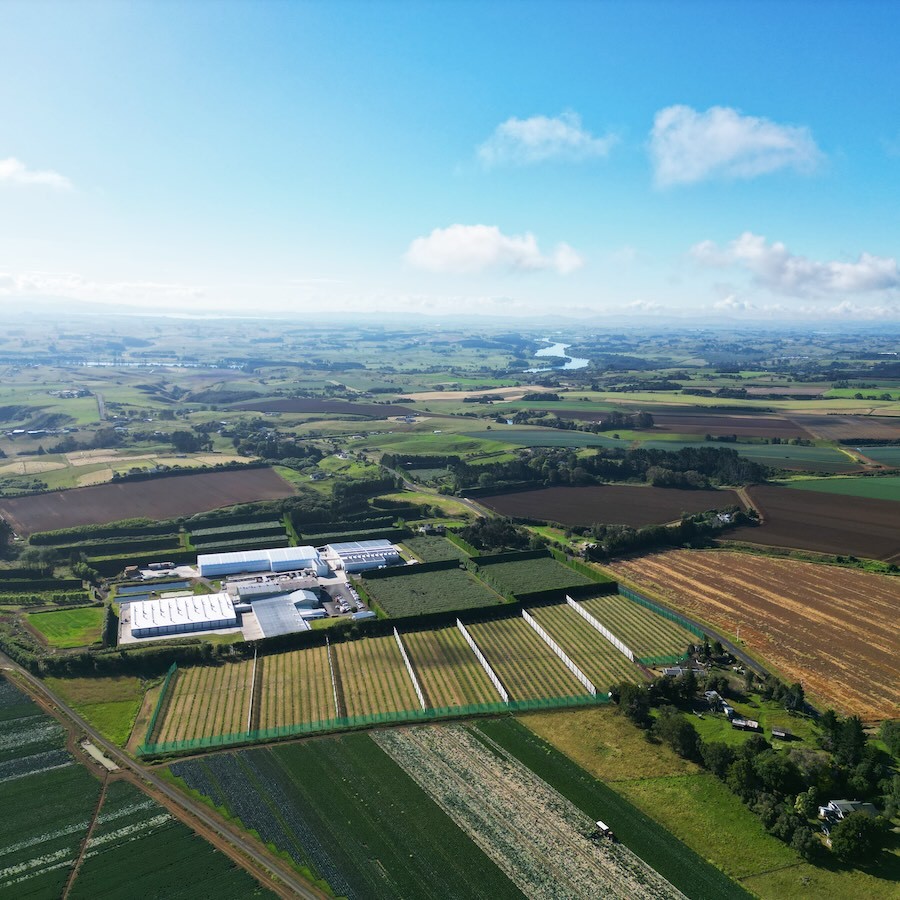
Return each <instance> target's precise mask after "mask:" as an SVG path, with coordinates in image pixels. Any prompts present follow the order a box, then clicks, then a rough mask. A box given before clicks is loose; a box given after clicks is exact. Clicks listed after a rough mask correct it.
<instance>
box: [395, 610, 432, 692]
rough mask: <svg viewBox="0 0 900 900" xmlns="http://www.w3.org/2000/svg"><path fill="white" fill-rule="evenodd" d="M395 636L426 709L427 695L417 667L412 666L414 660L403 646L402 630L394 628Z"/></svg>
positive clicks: (414, 685) (407, 669)
mask: <svg viewBox="0 0 900 900" xmlns="http://www.w3.org/2000/svg"><path fill="white" fill-rule="evenodd" d="M394 637H395V638H396V640H397V646H398V647H399V648H400V655H401V656H402V657H403V662H404V663H406V671H407V672H408V673H409V677H410V679H411V680H412V683H413V687H414V688H415V689H416V696H417V697H418V698H419V703H420V704H421V705H422V709H425V708H426V703H425V695H424V694H423V693H422V686H421V685H420V684H419V679H418V678H417V677H416V672H415V669H413V667H412V662H410V659H409V655H408V654H407V652H406V647H404V646H403V640H402V638H401V637H400V632H399V631H397V628H396V627H395V628H394Z"/></svg>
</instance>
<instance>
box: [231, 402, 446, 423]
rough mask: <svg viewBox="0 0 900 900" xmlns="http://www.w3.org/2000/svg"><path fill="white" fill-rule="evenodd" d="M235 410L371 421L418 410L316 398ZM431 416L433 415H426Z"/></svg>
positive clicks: (245, 405) (244, 405) (239, 406)
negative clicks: (367, 419) (358, 417)
mask: <svg viewBox="0 0 900 900" xmlns="http://www.w3.org/2000/svg"><path fill="white" fill-rule="evenodd" d="M234 409H249V410H253V411H255V412H280V413H325V414H327V415H330V416H332V415H338V416H365V417H366V418H369V419H386V418H387V417H388V416H409V415H416V414H418V412H419V411H418V410H416V409H413V408H412V407H407V406H398V405H397V404H395V403H372V402H369V403H353V402H350V401H346V400H317V399H315V398H314V397H282V398H280V399H278V400H248V401H247V402H246V403H236V404H235V405H234ZM426 415H431V413H426Z"/></svg>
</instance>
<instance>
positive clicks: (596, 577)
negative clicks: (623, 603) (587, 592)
mask: <svg viewBox="0 0 900 900" xmlns="http://www.w3.org/2000/svg"><path fill="white" fill-rule="evenodd" d="M550 555H551V556H552V557H553V558H554V559H555V560H556V561H557V562H561V563H562V564H563V565H566V566H568V567H569V568H570V569H574V570H575V571H576V572H578V574H579V575H584V577H585V578H590V579H591V581H594V582H596V583H597V584H606V583H613V584H614V583H615V582H613V580H612V579H611V578H610V577H609V576H608V575H603V574H602V573H600V572H598V571H597V570H596V569H594V568H592V567H591V566H589V565H587V564H586V563H583V562H581V561H580V560H577V559H571V558H570V557H568V556H566V554H565V553H562V552H561V551H559V550H556V549H555V548H553V547H551V548H550Z"/></svg>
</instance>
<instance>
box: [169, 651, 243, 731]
mask: <svg viewBox="0 0 900 900" xmlns="http://www.w3.org/2000/svg"><path fill="white" fill-rule="evenodd" d="M252 677H253V660H252V659H251V660H245V661H244V662H235V663H224V664H223V665H220V666H194V667H193V668H190V669H181V670H179V672H178V676H177V677H176V679H175V684H174V685H173V686H172V687H170V688H169V689H170V690H171V691H172V697H171V700H170V702H169V708H168V711H167V713H166V716H165V720H164V721H163V724H162V727H161V728H160V729H159V737H158V738H157V740H158V741H161V742H165V741H182V740H188V739H191V738H200V737H211V736H214V735H218V734H237V733H238V732H242V731H246V730H247V716H248V714H249V712H250V682H251V679H252Z"/></svg>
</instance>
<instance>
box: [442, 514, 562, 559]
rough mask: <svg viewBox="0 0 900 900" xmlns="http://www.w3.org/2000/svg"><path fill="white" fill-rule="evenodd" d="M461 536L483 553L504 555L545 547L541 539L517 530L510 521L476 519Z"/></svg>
mask: <svg viewBox="0 0 900 900" xmlns="http://www.w3.org/2000/svg"><path fill="white" fill-rule="evenodd" d="M459 536H460V537H461V538H462V539H463V540H464V541H465V542H466V543H468V544H471V545H472V546H473V547H475V549H476V550H480V551H481V552H482V553H502V552H504V551H506V550H533V549H536V548H539V547H543V546H544V543H543V541H542V540H541V539H540V538H539V537H532V536H531V535H530V534H529V533H528V532H527V531H524V530H523V529H521V528H517V527H516V526H515V524H513V522H512V521H511V520H510V519H494V518H491V519H476V520H475V521H474V522H473V523H472V524H471V525H467V526H466V527H465V528H461V529H460V530H459Z"/></svg>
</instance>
